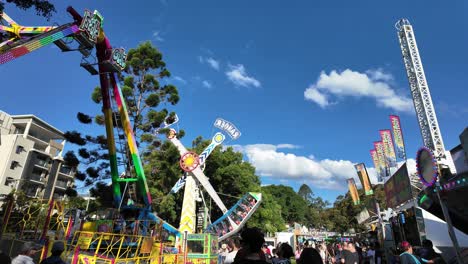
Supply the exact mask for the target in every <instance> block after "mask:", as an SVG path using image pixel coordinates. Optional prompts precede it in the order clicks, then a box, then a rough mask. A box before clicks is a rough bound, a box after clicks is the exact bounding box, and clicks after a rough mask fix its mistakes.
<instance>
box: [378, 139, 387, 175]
mask: <svg viewBox="0 0 468 264" xmlns="http://www.w3.org/2000/svg"><path fill="white" fill-rule="evenodd" d="M374 148H375V151H377V157H379V164H380V169H381V170H382V171H383V173H382V174H383V176H384V177H388V176H390V170H389V169H388V166H387V158H386V157H385V152H384V148H383V143H382V141H376V142H374Z"/></svg>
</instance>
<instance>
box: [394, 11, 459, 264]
mask: <svg viewBox="0 0 468 264" xmlns="http://www.w3.org/2000/svg"><path fill="white" fill-rule="evenodd" d="M395 28H396V29H397V33H398V39H399V42H400V49H401V53H402V55H403V63H404V65H405V69H406V74H407V77H408V81H409V86H410V90H411V95H412V98H413V103H414V109H415V111H416V117H417V120H418V123H419V128H420V131H421V136H422V139H423V144H424V146H423V147H422V148H420V149H419V150H418V152H417V157H416V159H417V164H416V166H417V167H418V169H417V170H418V175H419V177H420V179H421V181H422V183H423V184H424V186H425V187H426V188H428V187H433V186H434V192H436V194H437V198H438V200H439V201H440V206H441V209H442V212H443V215H444V218H445V221H446V223H447V227H448V234H449V236H450V239H451V240H452V243H453V247H454V249H455V253H456V258H457V260H458V262H459V263H462V257H461V254H460V248H459V244H458V240H457V237H456V235H455V231H454V228H453V225H452V222H451V219H450V214H449V210H448V208H447V205H446V201H444V200H443V199H442V198H441V195H440V190H442V187H440V182H439V180H440V178H441V177H445V179H444V180H449V179H448V178H450V177H452V175H455V174H456V173H457V172H456V169H455V165H454V162H453V160H452V156H451V154H450V152H449V151H446V150H445V146H444V142H443V139H442V134H441V132H440V128H439V123H438V121H437V116H436V112H435V109H434V105H433V103H432V97H431V93H430V91H429V86H428V84H427V80H426V75H425V73H424V68H423V64H422V61H421V56H420V55H419V49H418V45H417V43H416V37H415V34H414V30H413V27H412V25H411V24H410V22H409V20H408V19H406V18H402V19H400V20H398V21H397V23H396V24H395Z"/></svg>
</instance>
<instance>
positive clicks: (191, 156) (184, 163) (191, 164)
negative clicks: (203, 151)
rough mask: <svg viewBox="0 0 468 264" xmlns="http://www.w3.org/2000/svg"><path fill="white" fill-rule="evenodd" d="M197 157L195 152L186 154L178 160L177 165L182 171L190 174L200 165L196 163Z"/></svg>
mask: <svg viewBox="0 0 468 264" xmlns="http://www.w3.org/2000/svg"><path fill="white" fill-rule="evenodd" d="M198 160H199V159H198V155H197V154H196V153H195V152H191V151H189V152H186V153H185V154H184V155H182V157H181V158H180V161H179V165H180V168H182V170H184V171H186V172H191V171H193V170H194V169H196V168H197V167H198V165H200V163H199V161H198Z"/></svg>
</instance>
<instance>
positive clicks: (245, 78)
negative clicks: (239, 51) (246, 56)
mask: <svg viewBox="0 0 468 264" xmlns="http://www.w3.org/2000/svg"><path fill="white" fill-rule="evenodd" d="M226 76H227V77H228V79H229V80H230V81H231V82H233V83H234V84H235V85H237V86H243V87H249V86H254V87H260V86H261V83H260V81H258V80H257V79H255V78H254V77H251V76H249V75H248V74H247V72H246V70H245V67H244V65H242V64H237V65H229V70H228V71H227V72H226Z"/></svg>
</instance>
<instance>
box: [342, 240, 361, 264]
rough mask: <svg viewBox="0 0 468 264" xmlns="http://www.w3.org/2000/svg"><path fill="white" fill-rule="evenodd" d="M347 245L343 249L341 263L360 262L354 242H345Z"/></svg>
mask: <svg viewBox="0 0 468 264" xmlns="http://www.w3.org/2000/svg"><path fill="white" fill-rule="evenodd" d="M345 245H346V247H345V249H344V250H343V253H342V257H341V263H344V264H359V263H360V262H359V253H358V252H357V251H356V247H355V246H354V244H353V243H352V242H349V243H347V244H346V243H345Z"/></svg>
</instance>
